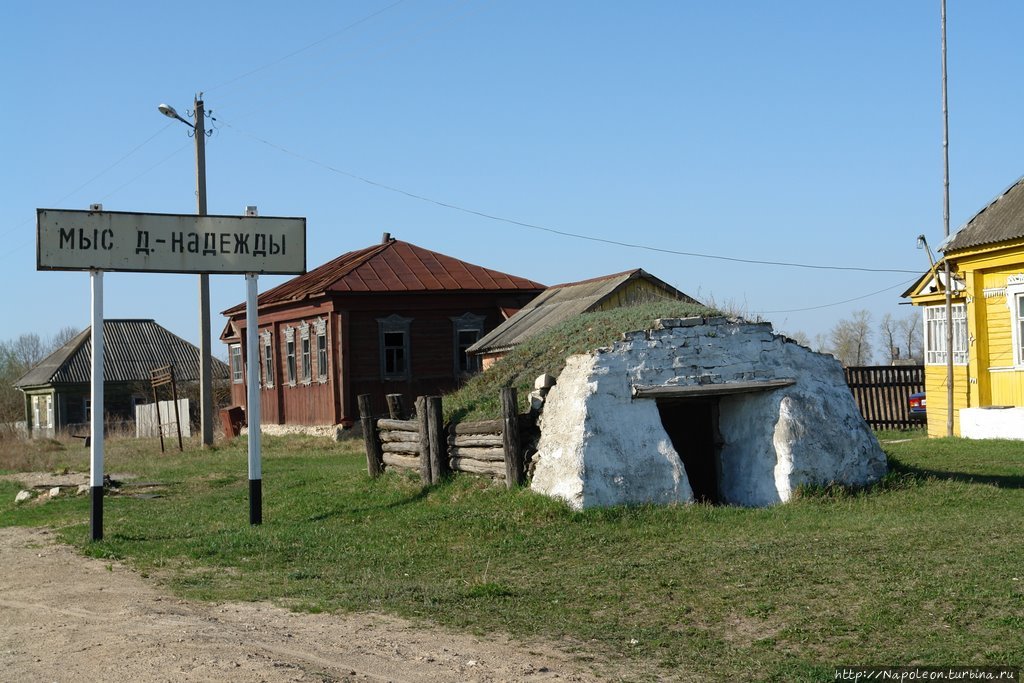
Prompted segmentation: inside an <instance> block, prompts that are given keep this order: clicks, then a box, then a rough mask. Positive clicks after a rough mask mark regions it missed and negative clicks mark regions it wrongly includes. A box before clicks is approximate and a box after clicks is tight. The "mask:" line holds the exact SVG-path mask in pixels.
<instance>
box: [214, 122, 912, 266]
mask: <svg viewBox="0 0 1024 683" xmlns="http://www.w3.org/2000/svg"><path fill="white" fill-rule="evenodd" d="M221 123H222V124H223V125H224V126H227V127H228V128H231V129H233V130H236V131H238V132H239V133H241V134H243V135H246V136H248V137H251V138H252V139H254V140H256V141H257V142H260V143H262V144H264V145H267V146H268V147H271V148H273V149H276V150H278V151H279V152H282V153H284V154H288V155H290V156H293V157H295V158H297V159H301V160H302V161H305V162H307V163H309V164H312V165H314V166H319V167H321V168H323V169H326V170H328V171H330V172H332V173H337V174H339V175H343V176H346V177H348V178H352V179H353V180H358V181H360V182H363V183H366V184H367V185H372V186H374V187H379V188H381V189H383V190H387V191H389V192H394V193H396V194H401V195H404V196H406V197H409V198H411V199H416V200H418V201H421V202H426V203H428V204H435V205H437V206H440V207H444V208H446V209H451V210H453V211H461V212H462V213H467V214H470V215H472V216H478V217H480V218H486V219H487V220H491V221H498V222H500V223H507V224H509V225H516V226H519V227H522V228H529V229H531V230H539V231H542V232H547V233H551V234H554V235H561V236H563V237H571V238H573V239H579V240H586V241H589V242H598V243H601V244H610V245H613V246H617V247H626V248H629V249H641V250H644V251H653V252H657V253H661V254H672V255H675V256H689V257H692V258H704V259H712V260H717V261H729V262H733V263H748V264H754V265H762V266H781V267H789V268H805V269H811V270H840V271H856V272H863V273H913V274H915V275H918V274H919V273H918V271H916V270H906V269H897V268H866V267H863V266H829V265H821V264H814V263H799V262H795V261H769V260H763V259H747V258H739V257H735V256H723V255H721V254H705V253H701V252H693V251H681V250H678V249H668V248H666V247H655V246H651V245H648V244H638V243H635V242H624V241H620V240H612V239H607V238H604V237H594V236H593V235H584V234H582V233H576V232H569V231H567V230H558V229H556V228H549V227H545V226H543V225H537V224H535V223H526V222H524V221H519V220H515V219H513V218H505V217H503V216H497V215H495V214H490V213H485V212H483V211H477V210H476V209H469V208H466V207H464V206H459V205H458V204H452V203H450V202H443V201H440V200H438V199H433V198H431V197H427V196H424V195H420V194H416V193H414V192H410V191H408V190H403V189H401V188H399V187H394V186H392V185H387V184H385V183H381V182H378V181H376V180H371V179H369V178H366V177H363V176H361V175H359V174H356V173H352V172H350V171H346V170H344V169H340V168H337V167H335V166H331V165H330V164H327V163H325V162H322V161H319V160H317V159H313V158H312V157H308V156H305V155H303V154H299V153H298V152H295V151H292V150H290V149H288V148H287V147H283V146H281V145H278V144H276V143H273V142H270V141H269V140H266V139H264V138H261V137H259V136H258V135H256V134H255V133H251V132H249V131H245V130H241V129H239V128H235V127H234V126H232V125H231V124H230V123H226V122H225V121H223V120H221Z"/></svg>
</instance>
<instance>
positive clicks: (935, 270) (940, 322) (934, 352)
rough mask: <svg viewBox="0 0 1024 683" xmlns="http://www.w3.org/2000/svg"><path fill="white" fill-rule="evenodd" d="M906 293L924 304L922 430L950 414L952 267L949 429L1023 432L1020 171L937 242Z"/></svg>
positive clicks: (976, 433)
mask: <svg viewBox="0 0 1024 683" xmlns="http://www.w3.org/2000/svg"><path fill="white" fill-rule="evenodd" d="M939 252H940V253H941V254H942V258H941V259H940V260H939V261H938V262H937V263H935V264H934V266H933V267H932V269H931V270H930V271H929V272H928V273H926V274H925V275H924V276H923V277H921V278H920V279H919V280H918V281H917V282H916V283H915V284H914V285H913V286H912V287H911V288H910V289H909V290H907V291H906V292H905V293H904V296H906V297H909V298H910V300H911V303H913V304H914V305H915V306H919V307H921V308H922V309H923V316H924V347H925V348H924V362H925V392H926V396H927V401H928V406H927V407H928V435H929V436H945V435H946V419H947V415H948V410H949V407H948V400H947V375H948V372H947V360H946V359H947V356H946V352H947V349H946V324H947V321H946V306H945V297H946V282H945V275H944V272H943V271H944V264H945V262H948V263H949V265H950V271H951V273H952V283H951V293H952V294H951V296H952V302H953V306H952V318H953V349H952V352H953V406H952V409H953V431H954V433H955V434H957V435H958V436H964V437H968V438H994V437H1005V438H1016V439H1024V178H1021V179H1020V180H1018V181H1017V182H1016V183H1015V184H1014V185H1013V186H1011V187H1010V188H1009V189H1008V190H1006V191H1005V192H1004V193H1003V194H1001V195H1000V196H998V197H997V198H996V199H995V200H993V201H992V202H991V203H990V204H989V205H988V206H986V207H985V208H984V209H982V210H981V211H979V212H978V213H977V214H976V215H975V216H974V217H973V218H971V219H970V220H969V221H967V223H965V224H964V225H963V226H962V227H961V228H960V229H959V230H957V231H956V232H955V233H954V234H952V235H950V237H949V238H948V239H946V241H945V242H943V243H942V244H941V245H940V246H939Z"/></svg>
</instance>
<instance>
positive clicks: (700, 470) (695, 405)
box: [658, 398, 722, 504]
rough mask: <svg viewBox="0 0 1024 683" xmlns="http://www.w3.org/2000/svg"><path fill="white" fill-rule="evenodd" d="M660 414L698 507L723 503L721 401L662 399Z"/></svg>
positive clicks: (660, 400) (707, 399) (711, 399)
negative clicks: (721, 483)
mask: <svg viewBox="0 0 1024 683" xmlns="http://www.w3.org/2000/svg"><path fill="white" fill-rule="evenodd" d="M658 412H659V413H660V414H661V424H662V425H663V426H664V427H665V431H666V432H667V433H668V436H669V438H670V439H671V440H672V447H673V448H675V449H676V452H677V453H679V457H680V458H682V461H683V467H684V468H685V469H686V477H687V478H688V479H689V480H690V488H691V489H693V497H694V499H695V500H696V501H697V502H698V503H710V504H717V503H719V502H721V494H720V491H719V482H720V480H721V475H722V464H721V461H720V460H719V450H720V445H721V438H720V436H719V432H718V399H717V398H685V399H659V400H658Z"/></svg>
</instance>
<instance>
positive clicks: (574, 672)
mask: <svg viewBox="0 0 1024 683" xmlns="http://www.w3.org/2000/svg"><path fill="white" fill-rule="evenodd" d="M0 672H3V673H2V675H0V677H2V678H3V680H11V681H76V682H77V681H129V680H130V681H143V682H145V681H239V682H241V681H245V682H246V683H249V682H252V681H267V682H270V683H277V682H284V681H303V682H305V681H528V682H530V681H596V680H598V678H597V677H596V676H595V675H594V674H593V673H591V672H589V671H587V670H586V668H585V665H583V664H580V663H579V662H576V661H573V659H572V658H571V657H570V656H569V655H567V654H565V653H562V652H559V651H558V650H557V649H555V648H554V647H551V646H548V645H543V644H529V645H526V644H520V643H513V642H510V641H509V640H508V639H501V638H496V639H480V638H474V637H473V636H469V635H465V634H457V633H452V632H449V631H446V630H443V629H440V628H437V629H424V628H419V627H415V626H413V625H411V624H410V623H408V622H405V621H402V620H399V619H395V618H391V617H386V616H381V615H372V614H370V615H367V614H360V615H354V616H333V615H324V614H294V613H291V612H288V611H286V610H283V609H280V608H277V607H274V606H272V605H267V604H250V603H228V604H207V603H196V602H187V601H183V600H179V599H177V598H174V597H172V596H170V595H168V594H166V593H164V592H162V591H161V590H159V589H158V588H156V587H154V586H152V585H150V584H149V583H147V582H146V581H145V580H144V579H142V578H141V577H140V576H138V575H137V574H135V573H134V572H132V571H131V570H129V569H128V568H126V567H124V566H123V565H120V564H118V563H113V564H111V563H109V562H106V561H102V560H95V559H90V558H85V557H82V556H80V555H77V554H76V553H75V552H74V551H73V550H72V549H71V548H69V547H67V546H64V545H60V544H58V543H56V542H55V541H54V537H53V534H52V533H51V532H49V531H47V530H43V529H24V528H9V529H0Z"/></svg>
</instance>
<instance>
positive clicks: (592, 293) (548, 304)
mask: <svg viewBox="0 0 1024 683" xmlns="http://www.w3.org/2000/svg"><path fill="white" fill-rule="evenodd" d="M638 278H644V279H646V280H648V281H650V282H651V283H653V284H654V285H656V286H657V287H658V288H660V289H662V290H664V291H665V292H667V293H668V294H669V295H671V296H672V297H674V298H680V299H684V300H688V301H694V299H692V298H691V297H689V296H687V295H686V294H683V293H682V292H680V291H679V290H678V289H676V288H675V287H672V286H671V285H669V284H667V283H665V282H664V281H662V280H659V279H658V278H656V277H654V276H653V275H651V274H650V273H647V272H645V271H643V270H641V269H640V268H636V269H634V270H627V271H625V272H622V273H615V274H614V275H605V276H603V277H597V278H593V279H590V280H582V281H580V282H569V283H566V284H562V285H555V286H553V287H549V288H547V289H546V290H544V292H542V293H541V294H540V296H538V297H537V298H536V299H534V300H533V301H531V302H530V303H528V304H527V305H526V306H524V307H523V308H522V310H520V311H519V312H518V313H516V314H515V315H514V316H512V317H511V318H509V319H508V320H506V321H505V322H503V323H502V324H501V325H499V326H498V327H496V328H494V330H492V331H491V332H490V333H489V334H487V335H485V336H484V337H483V338H481V339H480V340H479V341H478V342H477V343H476V344H473V346H471V347H469V349H468V350H467V351H468V352H469V353H498V352H501V351H506V350H508V349H510V348H512V347H514V346H516V345H518V344H520V343H521V342H523V341H525V340H526V339H529V338H530V337H532V336H533V335H535V334H537V333H538V332H540V331H541V330H545V329H547V328H549V327H551V326H553V325H557V324H558V323H560V322H562V321H563V320H568V319H569V318H572V317H573V316H576V315H579V314H580V313H586V312H588V311H592V310H595V309H596V307H597V306H598V305H599V304H600V303H601V302H602V301H603V300H604V299H606V298H607V297H609V296H611V295H612V294H613V293H615V291H616V290H618V289H619V288H620V287H621V286H622V285H624V284H626V283H627V282H629V281H630V280H635V279H638Z"/></svg>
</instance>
